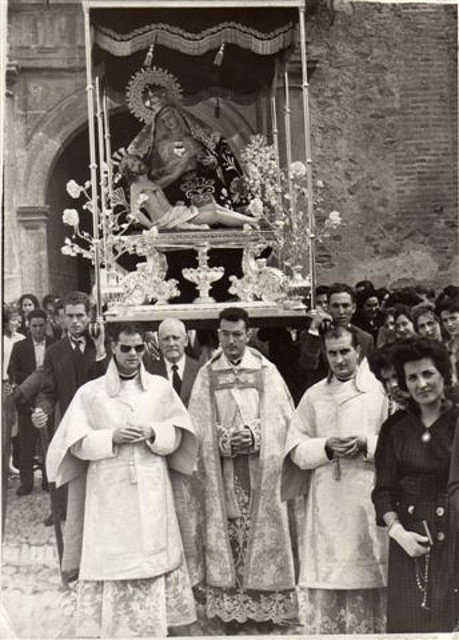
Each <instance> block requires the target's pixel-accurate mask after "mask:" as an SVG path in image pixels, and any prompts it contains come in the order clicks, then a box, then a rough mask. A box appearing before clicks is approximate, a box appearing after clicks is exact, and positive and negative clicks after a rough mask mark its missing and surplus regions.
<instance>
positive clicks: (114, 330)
mask: <svg viewBox="0 0 459 640" xmlns="http://www.w3.org/2000/svg"><path fill="white" fill-rule="evenodd" d="M109 333H110V339H111V340H112V341H113V342H118V341H119V339H120V335H121V334H122V333H125V334H126V335H127V336H134V335H136V334H137V333H138V334H139V335H140V337H141V339H142V340H145V329H144V328H143V327H142V325H141V324H137V323H135V322H116V323H114V324H113V325H112V326H111V327H110V330H109Z"/></svg>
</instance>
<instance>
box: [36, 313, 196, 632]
mask: <svg viewBox="0 0 459 640" xmlns="http://www.w3.org/2000/svg"><path fill="white" fill-rule="evenodd" d="M111 349H112V354H113V358H112V360H111V362H110V364H109V366H108V369H107V372H106V374H105V375H104V376H102V377H100V378H98V379H97V380H93V381H91V382H88V383H87V384H85V385H83V386H82V387H81V388H80V389H79V390H78V391H77V393H76V395H75V397H74V399H73V400H72V402H71V404H70V406H69V408H68V410H67V411H66V413H65V415H64V417H63V419H62V421H61V424H60V426H59V429H58V430H57V432H56V434H55V437H54V438H53V440H52V442H51V444H50V447H49V450H48V457H47V468H48V474H49V478H50V479H51V480H53V481H55V482H56V485H57V486H60V485H63V484H67V483H68V484H69V486H70V485H71V486H72V487H73V490H72V492H70V491H69V507H68V517H67V528H66V540H65V543H66V554H67V557H68V558H72V559H73V562H74V566H73V569H74V570H79V592H78V607H77V629H76V635H77V636H79V637H88V636H91V637H115V636H120V635H123V636H131V635H139V629H141V632H142V635H145V636H152V637H156V636H158V637H164V636H165V635H166V634H167V630H168V627H182V626H183V625H189V624H191V623H193V622H194V621H195V620H196V613H195V607H194V600H193V593H192V590H191V584H190V578H189V575H188V571H187V565H186V562H185V559H184V552H183V545H182V539H181V536H180V531H179V527H178V522H177V516H176V512H175V508H174V499H173V491H172V486H171V481H170V477H169V470H170V469H173V470H175V472H176V473H180V474H184V475H191V472H192V470H193V467H194V465H195V461H196V453H197V444H196V439H195V436H194V432H193V428H192V425H191V421H190V418H189V416H188V413H187V411H186V409H185V407H184V405H183V403H182V402H181V401H180V399H179V397H178V395H177V394H176V392H175V391H174V389H173V387H172V385H171V384H170V382H169V381H168V380H166V379H164V378H162V377H159V376H155V375H151V374H149V373H147V371H146V370H145V368H144V366H143V364H142V357H143V354H144V351H145V343H144V333H143V329H142V328H141V327H140V326H138V325H134V324H125V325H119V326H117V327H116V328H115V329H114V331H113V335H112V340H111ZM70 496H72V500H70ZM83 514H84V518H83ZM67 530H68V531H69V532H70V533H69V535H68V536H67ZM114 601H115V602H122V603H123V606H120V607H113V608H112V609H111V614H110V615H109V616H104V615H102V612H104V611H106V610H107V607H110V606H112V605H113V602H114Z"/></svg>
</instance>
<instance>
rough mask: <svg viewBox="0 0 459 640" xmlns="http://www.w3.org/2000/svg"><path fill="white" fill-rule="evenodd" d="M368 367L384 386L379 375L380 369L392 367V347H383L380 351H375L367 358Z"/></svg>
mask: <svg viewBox="0 0 459 640" xmlns="http://www.w3.org/2000/svg"><path fill="white" fill-rule="evenodd" d="M368 366H369V367H370V371H371V372H372V373H373V374H374V376H375V377H376V378H377V379H378V380H379V382H382V383H383V384H384V380H383V377H382V374H381V371H382V369H391V368H392V367H394V348H393V346H392V345H384V346H383V347H381V348H380V349H376V350H375V351H373V352H372V353H370V355H369V356H368Z"/></svg>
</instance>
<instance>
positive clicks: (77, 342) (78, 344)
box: [71, 338, 84, 360]
mask: <svg viewBox="0 0 459 640" xmlns="http://www.w3.org/2000/svg"><path fill="white" fill-rule="evenodd" d="M71 341H72V343H73V345H74V347H75V348H74V350H73V352H74V354H75V356H76V357H77V359H78V360H79V359H80V357H81V356H82V355H83V351H84V342H83V340H82V339H81V338H71Z"/></svg>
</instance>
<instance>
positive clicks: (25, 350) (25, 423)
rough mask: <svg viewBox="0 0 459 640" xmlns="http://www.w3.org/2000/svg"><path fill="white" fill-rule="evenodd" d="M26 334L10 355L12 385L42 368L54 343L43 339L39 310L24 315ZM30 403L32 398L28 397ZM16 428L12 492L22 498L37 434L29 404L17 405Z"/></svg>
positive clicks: (28, 485)
mask: <svg viewBox="0 0 459 640" xmlns="http://www.w3.org/2000/svg"><path fill="white" fill-rule="evenodd" d="M27 321H28V323H29V335H28V337H27V338H26V339H25V340H21V341H20V342H16V344H15V345H14V346H13V350H12V352H11V358H10V363H9V366H8V376H9V378H10V381H11V382H12V383H13V384H14V385H20V384H22V383H23V382H24V381H25V380H26V379H27V378H28V377H29V376H30V374H32V373H33V372H34V371H36V369H39V368H42V366H43V361H44V358H45V351H46V349H47V348H48V347H49V346H50V345H51V344H52V343H53V342H54V339H53V338H50V337H47V336H45V331H46V322H47V316H46V312H45V311H43V310H42V309H34V310H33V311H31V312H30V313H29V315H28V316H27ZM32 401H33V398H32ZM16 406H17V411H18V428H19V473H20V478H21V484H20V486H19V487H18V490H17V491H16V493H17V495H18V496H25V495H27V494H29V493H31V492H32V489H33V464H34V457H35V453H36V447H37V439H38V433H37V430H36V429H35V427H34V426H33V424H32V420H31V416H30V414H31V410H32V407H31V403H30V402H27V403H21V402H17V403H16Z"/></svg>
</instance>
